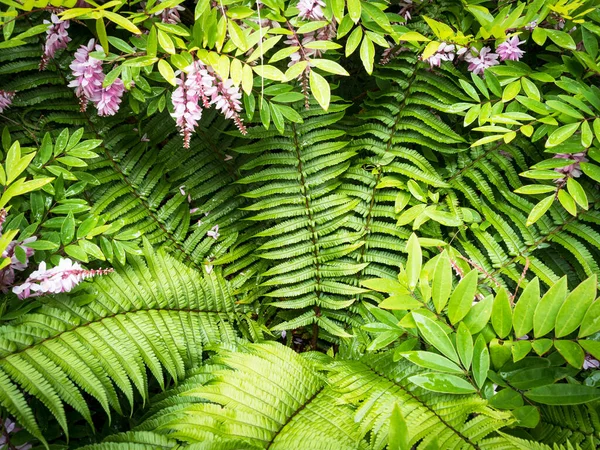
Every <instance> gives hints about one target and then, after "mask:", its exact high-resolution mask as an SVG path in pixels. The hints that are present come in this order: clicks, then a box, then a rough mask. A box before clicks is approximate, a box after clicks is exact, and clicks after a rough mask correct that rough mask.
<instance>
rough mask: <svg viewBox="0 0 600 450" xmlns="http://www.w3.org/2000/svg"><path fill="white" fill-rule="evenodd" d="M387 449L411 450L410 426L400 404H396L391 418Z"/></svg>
mask: <svg viewBox="0 0 600 450" xmlns="http://www.w3.org/2000/svg"><path fill="white" fill-rule="evenodd" d="M387 448H388V450H410V438H409V434H408V425H407V423H406V419H404V416H403V415H402V411H401V410H400V406H399V405H398V403H394V407H393V408H392V415H391V416H390V429H389V432H388V447H387Z"/></svg>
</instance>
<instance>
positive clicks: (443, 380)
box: [408, 373, 476, 394]
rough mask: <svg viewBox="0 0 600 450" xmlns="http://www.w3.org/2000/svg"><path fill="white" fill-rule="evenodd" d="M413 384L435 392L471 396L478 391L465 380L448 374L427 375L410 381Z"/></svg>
mask: <svg viewBox="0 0 600 450" xmlns="http://www.w3.org/2000/svg"><path fill="white" fill-rule="evenodd" d="M408 380H409V381H410V382H411V383H414V384H416V385H417V386H421V387H422V388H423V389H427V390H429V391H433V392H442V393H445V394H471V393H473V392H476V389H475V388H474V387H473V386H472V385H471V384H470V383H469V382H468V381H467V380H465V379H463V378H459V377H457V376H456V375H450V374H446V373H426V374H423V375H414V376H412V377H410V378H409V379H408Z"/></svg>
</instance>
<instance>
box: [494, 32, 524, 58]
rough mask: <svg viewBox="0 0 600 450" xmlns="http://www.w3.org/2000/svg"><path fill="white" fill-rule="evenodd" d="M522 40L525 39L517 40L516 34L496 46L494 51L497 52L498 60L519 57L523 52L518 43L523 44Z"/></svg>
mask: <svg viewBox="0 0 600 450" xmlns="http://www.w3.org/2000/svg"><path fill="white" fill-rule="evenodd" d="M524 42H525V41H519V37H518V36H513V37H511V38H510V39H507V40H506V41H504V42H503V43H502V44H500V45H499V46H498V47H496V53H498V56H499V57H500V61H505V60H507V59H508V60H511V61H518V60H519V59H521V57H522V56H523V55H524V54H525V52H524V51H523V50H521V49H520V48H519V45H520V44H523V43H524Z"/></svg>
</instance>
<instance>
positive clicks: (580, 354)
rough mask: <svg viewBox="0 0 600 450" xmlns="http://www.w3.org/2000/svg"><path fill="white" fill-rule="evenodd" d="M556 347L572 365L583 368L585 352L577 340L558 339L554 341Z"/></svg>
mask: <svg viewBox="0 0 600 450" xmlns="http://www.w3.org/2000/svg"><path fill="white" fill-rule="evenodd" d="M554 347H555V348H556V350H558V353H560V354H561V355H562V357H563V358H565V360H566V361H567V362H568V363H569V364H570V365H572V366H573V367H575V368H577V369H581V367H582V366H583V361H584V359H585V352H584V351H583V349H582V348H581V346H580V345H579V344H578V343H577V342H573V341H561V340H556V341H554Z"/></svg>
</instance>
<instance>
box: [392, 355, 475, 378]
mask: <svg viewBox="0 0 600 450" xmlns="http://www.w3.org/2000/svg"><path fill="white" fill-rule="evenodd" d="M400 355H401V356H402V357H403V358H405V359H407V360H408V361H410V362H411V363H413V364H416V365H417V366H419V367H425V368H426V369H431V370H436V371H438V372H445V373H456V374H462V373H463V370H462V369H461V368H460V367H459V366H458V365H457V364H455V363H453V362H452V361H450V360H449V359H448V358H446V357H444V356H442V355H438V354H437V353H431V352H423V351H412V352H404V353H400Z"/></svg>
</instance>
